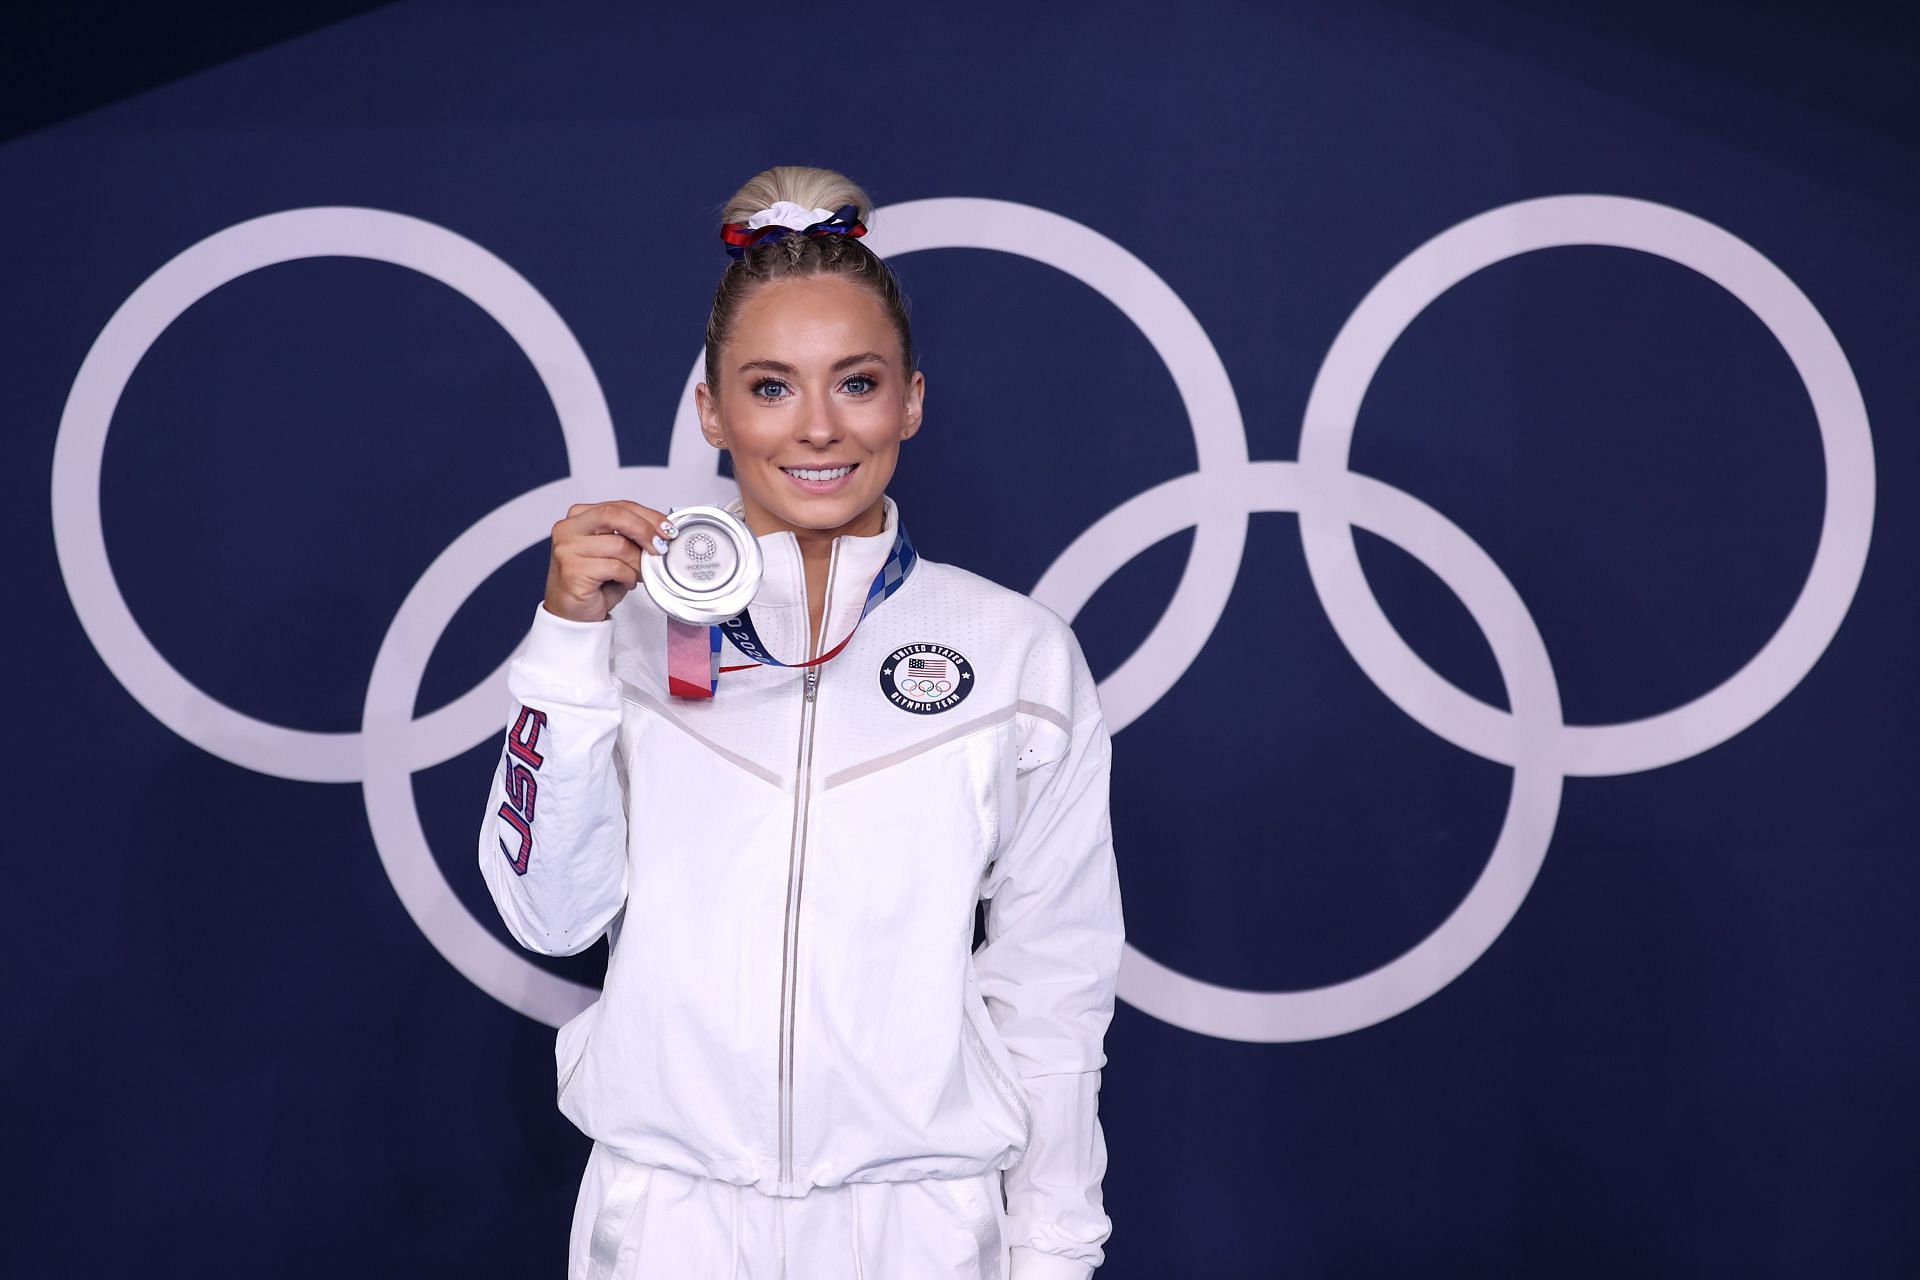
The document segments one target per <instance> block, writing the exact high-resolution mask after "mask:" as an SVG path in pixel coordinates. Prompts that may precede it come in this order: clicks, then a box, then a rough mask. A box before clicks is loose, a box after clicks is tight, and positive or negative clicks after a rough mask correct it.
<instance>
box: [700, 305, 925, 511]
mask: <svg viewBox="0 0 1920 1280" xmlns="http://www.w3.org/2000/svg"><path fill="white" fill-rule="evenodd" d="M901 365H902V353H901V350H900V337H899V335H898V334H897V333H895V332H894V328H893V325H892V324H891V323H890V322H889V321H888V319H887V312H886V307H885V306H884V305H883V304H882V303H881V301H880V299H879V298H877V297H875V296H874V295H873V294H872V293H871V292H870V291H869V290H867V289H866V288H865V287H863V286H861V285H858V284H855V283H853V282H852V281H850V280H847V279H846V278H844V277H840V276H830V275H823V276H807V277H799V278H794V279H787V280H773V281H769V282H768V283H766V284H763V285H761V286H760V287H759V288H757V289H755V290H754V291H753V292H752V293H751V294H749V295H748V297H747V300H746V301H745V302H744V303H742V304H741V307H740V312H739V315H738V316H737V317H736V320H735V324H734V328H733V335H732V337H731V338H730V339H729V340H728V342H727V343H726V344H725V345H724V346H723V347H722V348H721V350H720V359H719V367H720V372H719V375H718V376H719V379H720V385H719V386H717V387H709V386H707V384H705V383H704V382H703V383H701V384H700V385H699V386H698V387H697V388H695V391H694V399H695V402H696V403H697V404H698V406H699V410H700V429H701V432H702V434H704V435H705V436H706V438H707V441H708V443H710V444H712V445H713V446H714V447H716V448H721V449H726V450H728V451H729V452H731V453H732V455H733V474H734V477H735V478H736V479H737V480H738V481H739V483H740V497H741V499H742V501H743V503H744V504H745V506H746V511H747V525H748V527H749V528H751V529H752V530H753V531H754V532H755V533H756V534H764V533H771V532H775V531H778V530H781V529H791V530H794V531H796V532H800V531H806V530H814V531H821V532H825V533H828V534H829V535H837V534H839V533H843V532H845V533H859V534H871V533H878V532H879V531H880V527H881V524H882V522H883V519H884V508H883V506H882V503H881V495H882V494H883V493H885V492H886V488H887V482H888V481H889V480H891V479H892V478H893V468H894V464H895V462H896V461H897V460H898V458H899V454H900V442H901V441H902V440H905V439H906V438H907V437H908V436H910V435H912V434H913V433H914V432H915V431H918V430H919V429H920V400H921V395H922V393H923V391H924V389H925V381H924V379H923V378H922V377H921V375H920V374H919V372H918V371H914V372H911V373H909V372H908V371H907V370H906V369H904V368H902V367H901Z"/></svg>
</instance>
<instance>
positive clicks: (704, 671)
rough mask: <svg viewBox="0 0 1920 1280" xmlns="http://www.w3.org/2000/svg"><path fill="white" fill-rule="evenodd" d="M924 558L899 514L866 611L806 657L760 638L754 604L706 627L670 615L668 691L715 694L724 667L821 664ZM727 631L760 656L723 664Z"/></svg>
mask: <svg viewBox="0 0 1920 1280" xmlns="http://www.w3.org/2000/svg"><path fill="white" fill-rule="evenodd" d="M919 562H920V556H919V554H918V553H916V552H915V551H914V549H913V541H912V540H911V539H910V538H908V537H907V525H906V522H905V521H904V520H901V519H900V518H899V516H898V515H896V516H895V517H894V528H893V548H892V550H891V551H889V552H888V553H887V562H886V563H885V564H883V565H881V566H880V570H879V572H877V573H875V574H874V575H873V582H872V583H871V584H870V585H869V586H868V587H867V600H866V603H865V604H864V605H862V606H861V608H860V616H859V617H858V618H855V619H854V620H853V626H852V627H851V628H850V629H849V630H848V631H847V634H846V636H845V637H843V638H842V639H841V641H840V643H839V644H836V645H835V646H833V648H831V649H829V650H827V651H826V652H825V653H823V654H821V655H820V656H819V657H817V658H809V659H808V660H807V661H805V662H782V661H780V659H778V658H776V657H774V656H773V655H772V654H771V653H769V652H768V651H767V646H766V645H764V644H762V643H761V642H760V635H759V633H758V632H757V631H755V630H754V628H753V617H752V612H751V610H748V609H742V610H741V611H740V616H739V617H737V618H728V619H727V620H726V621H725V622H722V623H719V624H718V625H715V626H706V627H702V626H697V625H695V624H693V623H687V622H681V621H680V620H679V619H677V618H668V619H667V691H668V692H669V693H671V694H672V695H673V696H675V697H677V698H711V697H712V696H713V695H714V693H715V691H717V690H718V688H719V687H720V673H721V672H723V671H745V670H746V669H747V668H749V667H760V666H767V667H792V668H795V669H798V668H800V667H812V666H818V665H819V664H820V663H822V662H825V661H826V660H827V659H829V658H831V657H833V656H834V655H835V654H837V653H839V652H840V651H841V650H842V649H844V648H846V647H847V643H848V642H849V641H851V640H852V639H853V633H854V632H855V631H858V630H859V629H860V624H861V623H862V622H865V621H866V618H867V615H868V614H870V613H872V612H873V611H874V610H875V609H876V608H878V607H879V606H880V602H881V601H882V600H885V599H886V598H887V597H888V596H890V595H892V594H893V593H894V592H896V591H898V590H899V589H900V588H901V587H902V586H903V585H905V583H906V581H907V575H909V574H911V573H912V572H913V567H914V565H916V564H918V563H919ZM702 633H705V634H702ZM722 636H725V637H726V638H727V639H729V640H731V641H733V647H734V648H736V649H738V650H739V651H740V652H741V653H743V654H745V655H747V656H748V657H750V658H756V659H758V661H756V662H742V663H738V664H736V665H734V666H730V667H723V666H721V665H720V639H721V637H722Z"/></svg>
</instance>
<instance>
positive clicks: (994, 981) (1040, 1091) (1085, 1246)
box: [974, 644, 1125, 1280]
mask: <svg viewBox="0 0 1920 1280" xmlns="http://www.w3.org/2000/svg"><path fill="white" fill-rule="evenodd" d="M1072 660H1073V665H1074V668H1075V676H1076V678H1075V680H1074V684H1075V686H1076V693H1075V697H1074V700H1073V701H1074V706H1073V709H1072V713H1071V714H1072V717H1073V718H1072V727H1071V731H1070V732H1066V733H1061V732H1059V731H1058V729H1057V727H1056V726H1052V725H1047V726H1045V728H1046V729H1048V730H1051V732H1046V733H1044V734H1042V735H1040V740H1041V741H1044V742H1048V743H1050V744H1051V748H1050V750H1049V749H1045V748H1043V749H1042V750H1040V751H1039V752H1037V753H1036V754H1037V755H1039V756H1040V757H1043V758H1040V759H1038V760H1035V759H1032V758H1029V759H1028V760H1026V761H1023V763H1022V764H1021V766H1020V768H1021V772H1020V773H1019V774H1018V775H1017V779H1018V783H1017V785H1018V788H1019V794H1018V812H1019V822H1018V825H1017V827H1015V828H1014V831H1013V835H1012V839H1011V841H1010V842H1009V843H1007V844H1006V845H1004V846H1003V847H1002V849H1001V850H1000V852H999V854H998V856H997V858H996V860H995V862H994V865H993V867H992V868H991V869H990V871H989V873H988V877H987V882H986V884H985V885H984V886H983V889H982V893H983V896H986V897H987V898H988V902H987V912H986V941H985V942H984V943H982V944H981V947H980V949H979V950H978V951H976V952H975V953H974V962H975V968H976V971H977V972H978V974H979V980H980V988H981V993H982V995H983V996H984V997H985V998H986V1001H987V1008H988V1010H989V1012H990V1013H991V1014H992V1015H993V1019H994V1024H995V1025H996V1026H997V1027H998V1028H999V1030H1000V1033H1001V1036H1002V1037H1003V1038H1004V1040H1005V1041H1006V1044H1007V1047H1008V1049H1009V1051H1010V1052H1011V1054H1012V1056H1013V1060H1014V1064H1015V1066H1016V1068H1017V1069H1018V1071H1019V1073H1020V1076H1021V1081H1022V1084H1023V1086H1024V1088H1025V1091H1026V1094H1027V1097H1028V1099H1029V1101H1030V1103H1031V1111H1032V1122H1033V1124H1032V1133H1031V1135H1030V1140H1029V1143H1028V1147H1027V1154H1026V1157H1025V1158H1024V1159H1023V1160H1022V1161H1021V1162H1020V1163H1019V1164H1017V1165H1015V1166H1013V1167H1012V1168H1011V1169H1008V1170H1007V1171H1006V1173H1005V1175H1004V1180H1005V1186H1006V1194H1007V1215H1008V1219H1009V1228H1010V1236H1011V1243H1012V1246H1013V1250H1012V1255H1011V1256H1012V1277H1011V1280H1087V1278H1088V1277H1090V1276H1091V1275H1092V1274H1093V1269H1094V1268H1095V1267H1097V1266H1099V1265H1100V1263H1101V1262H1102V1261H1103V1260H1104V1249H1103V1248H1102V1246H1103V1245H1104V1244H1105V1242H1106V1240H1107V1238H1108V1236H1109V1235H1111V1234H1112V1222H1111V1220H1110V1219H1109V1218H1108V1217H1107V1214H1106V1211H1105V1209H1104V1207H1103V1197H1102V1189H1101V1183H1102V1180H1103V1179H1104V1177H1105V1174H1106V1167H1107V1147H1106V1139H1105V1135H1104V1134H1103V1133H1102V1132H1101V1128H1100V1119H1099V1102H1100V1068H1101V1067H1103V1066H1104V1065H1105V1064H1106V1060H1107V1059H1106V1052H1105V1049H1104V1048H1103V1044H1104V1041H1105V1039H1106V1031H1107V1025H1108V1023H1109V1022H1111V1021H1112V1019H1113V991H1114V982H1115V979H1116V977H1117V975H1118V973H1119V968H1120V953H1121V949H1122V942H1123V941H1124V938H1125V931H1124V928H1123V924H1122V920H1121V914H1120V882H1119V877H1118V872H1117V869H1116V867H1115V864H1114V856H1113V828H1112V824H1111V820H1110V815H1109V810H1108V777H1109V771H1110V760H1111V743H1110V741H1109V739H1108V735H1107V726H1106V721H1105V719H1104V718H1103V717H1102V715H1101V714H1100V707H1099V702H1098V699H1097V697H1096V696H1095V693H1094V688H1093V680H1092V677H1091V675H1089V674H1088V673H1087V671H1086V666H1085V660H1084V659H1083V658H1082V657H1081V656H1080V654H1079V652H1078V645H1077V644H1076V645H1074V652H1073V654H1072ZM1048 755H1051V758H1044V757H1046V756H1048Z"/></svg>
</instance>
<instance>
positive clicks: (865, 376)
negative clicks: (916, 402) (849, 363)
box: [752, 373, 880, 404]
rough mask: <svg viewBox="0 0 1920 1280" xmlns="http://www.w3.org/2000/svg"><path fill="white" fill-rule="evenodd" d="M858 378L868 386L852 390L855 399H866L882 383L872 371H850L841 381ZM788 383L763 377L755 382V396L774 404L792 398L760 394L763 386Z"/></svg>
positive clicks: (780, 385) (782, 385) (851, 380)
mask: <svg viewBox="0 0 1920 1280" xmlns="http://www.w3.org/2000/svg"><path fill="white" fill-rule="evenodd" d="M856 380H857V381H860V382H864V383H867V384H868V386H867V389H866V390H865V391H855V392H852V393H851V394H852V395H853V396H854V398H855V399H865V398H866V397H867V396H870V395H872V394H873V391H874V388H875V387H878V386H879V385H880V380H879V379H878V378H876V377H874V376H873V375H872V374H870V373H850V374H848V375H847V376H846V377H844V378H842V379H841V380H840V381H841V383H842V384H843V385H844V384H845V383H848V382H853V381H856ZM786 385H787V384H786V383H785V382H784V381H783V380H781V379H779V378H762V379H760V380H759V381H758V382H755V383H754V384H753V388H752V390H753V398H754V399H756V400H764V401H765V402H766V403H768V404H772V403H774V402H775V401H777V400H787V399H790V398H791V397H789V396H763V395H761V394H760V392H761V390H762V388H765V387H776V386H777V387H784V386H786Z"/></svg>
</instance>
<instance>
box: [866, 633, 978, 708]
mask: <svg viewBox="0 0 1920 1280" xmlns="http://www.w3.org/2000/svg"><path fill="white" fill-rule="evenodd" d="M880 691H881V692H882V693H884V694H886V695H887V701H889V702H891V703H893V705H894V706H896V707H899V708H900V709H901V710H902V711H911V712H914V713H915V714H917V715H923V716H930V715H933V714H934V713H935V712H938V711H950V710H952V709H953V708H954V707H957V706H959V705H960V703H961V702H962V701H964V700H965V698H966V696H967V695H968V694H970V693H972V692H973V667H972V666H971V665H970V664H969V663H968V662H967V660H966V659H965V658H963V657H961V656H960V655H959V654H958V653H957V652H955V651H954V650H952V649H949V648H947V647H946V646H944V645H937V644H907V645H901V646H900V647H899V648H898V649H895V650H894V651H893V652H892V653H890V654H888V655H887V656H886V657H885V658H884V659H882V660H881V663H880Z"/></svg>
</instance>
